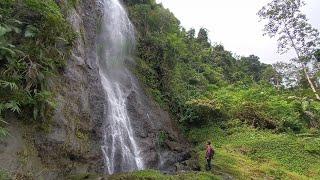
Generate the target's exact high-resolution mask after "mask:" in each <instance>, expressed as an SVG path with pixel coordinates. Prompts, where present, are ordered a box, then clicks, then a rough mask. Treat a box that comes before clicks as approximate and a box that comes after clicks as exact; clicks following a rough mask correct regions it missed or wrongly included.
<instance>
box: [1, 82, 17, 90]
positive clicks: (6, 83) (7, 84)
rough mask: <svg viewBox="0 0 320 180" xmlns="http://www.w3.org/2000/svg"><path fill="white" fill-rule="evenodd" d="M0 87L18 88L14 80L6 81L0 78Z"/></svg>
mask: <svg viewBox="0 0 320 180" xmlns="http://www.w3.org/2000/svg"><path fill="white" fill-rule="evenodd" d="M0 87H1V88H8V87H9V88H10V89H11V90H18V86H17V84H16V83H14V82H8V81H4V80H0Z"/></svg>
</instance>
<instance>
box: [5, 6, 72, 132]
mask: <svg viewBox="0 0 320 180" xmlns="http://www.w3.org/2000/svg"><path fill="white" fill-rule="evenodd" d="M74 37H75V34H74V33H73V31H72V29H71V27H70V25H69V24H68V23H67V22H66V20H65V18H64V16H63V15H62V14H61V12H60V8H59V6H58V5H57V4H56V3H55V1H53V0H23V1H20V0H4V1H1V2H0V117H1V116H3V115H4V113H5V112H6V111H8V110H10V111H13V112H17V113H21V112H22V114H23V118H24V119H32V118H33V119H35V120H38V119H40V118H43V117H44V114H45V113H47V112H46V111H48V109H49V108H48V107H52V106H54V99H53V95H52V93H51V92H50V89H49V88H48V84H49V77H52V76H54V75H55V74H56V73H58V71H59V69H60V68H62V67H63V65H64V64H65V59H66V57H67V56H68V50H69V49H70V47H71V46H72V42H73V39H74ZM0 120H1V123H5V122H4V120H3V119H0ZM2 125H3V124H2ZM0 127H1V125H0ZM0 132H1V129H0Z"/></svg>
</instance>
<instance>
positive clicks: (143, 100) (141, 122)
mask: <svg viewBox="0 0 320 180" xmlns="http://www.w3.org/2000/svg"><path fill="white" fill-rule="evenodd" d="M131 76H133V75H131ZM133 83H134V84H136V85H137V86H136V88H134V89H132V91H131V93H130V94H129V95H128V97H127V98H128V100H127V103H128V104H127V109H128V112H129V116H130V118H131V124H132V126H133V129H134V132H135V136H136V139H137V143H138V144H139V147H140V149H141V154H142V157H143V159H144V163H145V166H146V167H147V168H155V169H160V170H164V171H175V170H176V168H175V166H174V164H176V163H177V162H182V161H185V160H186V159H189V158H190V149H189V148H188V147H189V145H188V143H187V142H186V141H185V139H184V138H183V137H182V136H181V134H180V131H179V129H178V128H177V126H176V124H175V123H174V122H173V120H172V119H170V117H169V114H168V112H166V111H164V110H162V109H161V108H160V106H159V105H158V104H156V103H155V102H154V101H153V100H152V99H151V98H150V97H149V96H147V95H146V93H145V92H144V91H143V89H142V88H141V87H139V85H138V84H139V82H138V80H137V79H135V78H133Z"/></svg>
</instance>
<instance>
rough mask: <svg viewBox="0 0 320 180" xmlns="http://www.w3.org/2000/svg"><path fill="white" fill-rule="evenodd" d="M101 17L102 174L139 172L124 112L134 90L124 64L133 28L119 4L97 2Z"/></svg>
mask: <svg viewBox="0 0 320 180" xmlns="http://www.w3.org/2000/svg"><path fill="white" fill-rule="evenodd" d="M101 3H102V4H103V6H104V8H103V13H104V15H103V17H102V21H101V27H100V32H99V35H98V42H97V44H98V47H99V48H98V49H99V50H98V51H99V52H98V54H99V66H100V76H101V81H102V85H103V87H104V90H105V94H106V97H107V100H108V106H107V108H106V110H105V112H106V114H107V116H106V117H107V118H106V119H105V124H104V131H105V132H104V144H103V146H102V151H103V154H104V158H105V166H106V173H108V174H113V173H116V172H128V171H134V170H140V169H143V166H144V165H143V160H142V158H141V156H140V152H139V147H138V145H137V143H136V141H135V137H134V132H133V130H132V126H131V122H130V117H129V115H128V110H127V97H128V95H129V93H130V92H131V91H132V90H133V89H134V88H135V86H134V84H133V83H132V80H131V75H130V72H129V71H128V70H127V69H126V67H125V63H124V62H125V61H127V60H131V59H132V58H131V57H132V52H133V50H134V46H135V34H134V27H133V25H132V24H131V22H130V20H129V18H128V15H127V13H126V11H125V9H124V8H123V6H122V5H121V3H120V2H119V0H101Z"/></svg>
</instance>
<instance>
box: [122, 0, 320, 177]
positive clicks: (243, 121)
mask: <svg viewBox="0 0 320 180" xmlns="http://www.w3.org/2000/svg"><path fill="white" fill-rule="evenodd" d="M290 2H291V1H290ZM292 2H294V1H292ZM125 3H126V4H127V6H128V10H129V14H130V18H131V19H132V21H133V23H134V24H135V26H136V28H137V31H138V45H137V67H136V74H137V75H138V77H139V78H140V80H141V81H142V82H143V84H144V85H145V89H146V91H147V92H148V93H149V94H150V95H152V96H153V97H154V98H155V100H156V101H157V102H158V103H159V104H160V105H162V107H163V108H165V109H167V110H169V111H170V112H171V114H172V115H173V116H175V118H176V120H177V121H178V122H179V123H180V125H181V128H182V129H183V130H184V132H185V133H186V134H187V135H188V137H189V139H190V141H191V142H193V143H194V145H195V150H196V151H197V152H198V153H199V157H200V159H201V161H202V162H203V164H204V157H203V151H204V150H203V145H204V143H205V141H206V140H208V139H211V140H212V141H213V142H214V145H215V146H216V147H217V155H216V157H215V160H214V161H215V162H216V169H215V171H214V172H213V173H217V172H224V173H227V174H230V175H231V176H234V177H237V178H240V179H247V178H284V179H307V178H317V177H320V172H319V168H318V166H317V164H319V156H320V154H319V149H320V144H319V127H320V120H319V119H320V102H319V101H318V100H317V99H316V97H314V94H315V92H313V90H312V89H310V88H309V87H310V86H309V85H310V82H308V79H307V78H308V77H307V76H306V73H305V68H296V67H297V66H296V65H295V64H293V63H278V64H275V65H267V64H263V63H261V62H260V61H259V57H257V56H255V55H250V56H249V57H234V56H233V54H232V53H231V52H229V51H226V50H225V49H224V47H223V46H222V45H217V44H215V45H211V44H212V43H210V40H209V38H208V34H207V31H206V29H204V28H203V29H200V31H199V33H198V35H196V32H195V30H194V29H191V30H188V31H187V30H185V29H184V28H181V27H180V25H179V21H178V20H177V19H176V18H175V17H174V15H173V14H172V13H171V12H170V11H169V10H167V9H165V8H163V7H162V5H159V4H156V3H155V1H153V0H146V1H145V0H126V1H125ZM297 8H298V7H297ZM302 18H303V17H302ZM303 20H305V19H303ZM288 22H292V23H294V21H289V20H288ZM312 31H313V32H316V31H315V30H314V29H312ZM313 32H312V33H313ZM313 35H316V33H313ZM298 40H299V41H300V40H301V39H298ZM301 41H303V40H301ZM302 45H303V46H304V45H305V44H302ZM314 45H315V44H312V48H314V47H315V46H314ZM288 46H290V44H289V45H288ZM310 47H311V46H310ZM306 52H307V51H306ZM308 52H311V51H308ZM311 53H313V52H311ZM311 55H312V54H308V57H311ZM316 55H317V54H315V57H316ZM311 61H312V62H313V61H314V58H313V59H312V58H311V59H308V62H311ZM309 66H310V67H311V65H309ZM312 70H313V71H314V70H317V68H314V69H312ZM307 71H310V72H307V75H311V74H317V73H315V72H311V69H310V70H307ZM309 78H310V76H309ZM309 80H310V79H309ZM311 81H312V84H317V83H319V82H318V81H316V80H315V79H314V78H311ZM317 85H318V84H317ZM317 87H319V86H317ZM316 91H319V89H316ZM202 169H204V168H202Z"/></svg>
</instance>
